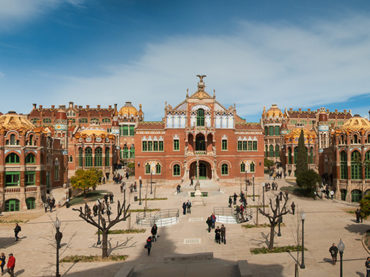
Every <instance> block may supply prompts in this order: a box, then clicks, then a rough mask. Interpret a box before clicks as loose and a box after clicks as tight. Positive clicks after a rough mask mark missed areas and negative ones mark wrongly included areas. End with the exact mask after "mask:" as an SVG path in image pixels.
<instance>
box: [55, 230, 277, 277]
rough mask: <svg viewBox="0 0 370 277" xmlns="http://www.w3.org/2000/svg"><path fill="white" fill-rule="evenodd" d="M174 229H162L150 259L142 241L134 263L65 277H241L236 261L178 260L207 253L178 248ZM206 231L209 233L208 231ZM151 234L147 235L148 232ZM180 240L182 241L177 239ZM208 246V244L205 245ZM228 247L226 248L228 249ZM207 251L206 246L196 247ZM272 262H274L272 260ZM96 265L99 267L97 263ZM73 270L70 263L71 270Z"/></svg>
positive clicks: (258, 270) (269, 268)
mask: <svg viewBox="0 0 370 277" xmlns="http://www.w3.org/2000/svg"><path fill="white" fill-rule="evenodd" d="M170 231H171V227H163V228H159V231H158V234H159V236H160V237H159V238H158V240H157V241H156V242H153V244H152V249H151V254H150V256H148V254H147V250H146V249H145V248H144V244H145V241H139V243H138V244H137V247H139V248H142V252H141V254H140V255H139V257H137V258H136V259H135V260H130V261H127V262H122V263H121V262H119V263H118V262H117V263H110V264H104V263H101V266H100V267H95V268H92V269H87V270H83V271H80V272H77V273H70V274H69V273H65V274H64V275H62V276H71V277H82V276H89V277H95V276H112V277H113V276H115V274H116V273H117V272H118V271H119V270H120V269H121V267H130V266H135V270H134V272H133V273H132V274H131V275H130V277H152V276H161V277H167V276H171V277H173V276H182V277H204V276H212V277H221V276H225V277H239V276H240V274H239V270H238V266H237V262H236V261H229V260H224V259H219V258H213V259H204V260H201V259H200V258H199V257H198V256H196V253H194V257H191V258H189V257H186V258H185V259H181V258H177V255H179V254H185V253H186V254H188V253H193V252H205V251H191V249H192V248H190V249H189V247H192V246H189V245H186V244H183V245H181V246H180V247H179V243H177V245H175V244H174V243H173V242H172V241H171V240H170V239H169V236H168V232H170ZM205 232H206V231H205ZM147 233H148V232H147ZM178 239H179V240H180V241H181V240H182V238H178ZM203 243H207V242H203ZM226 247H227V246H225V249H226ZM194 248H198V249H204V247H194ZM112 254H121V255H122V254H128V255H129V253H128V252H126V251H125V250H123V249H112ZM166 256H171V257H176V258H175V259H174V260H172V261H168V260H167V261H166V262H165V261H164V257H166ZM270 262H272V261H270ZM95 266H96V264H95ZM71 267H73V264H71V266H70V268H71ZM248 269H250V270H251V271H252V273H253V276H261V277H263V276H274V277H282V276H283V266H281V265H279V264H270V265H258V264H252V263H248Z"/></svg>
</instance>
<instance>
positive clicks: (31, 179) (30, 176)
mask: <svg viewBox="0 0 370 277" xmlns="http://www.w3.org/2000/svg"><path fill="white" fill-rule="evenodd" d="M25 183H26V186H33V185H35V172H34V171H26V172H25Z"/></svg>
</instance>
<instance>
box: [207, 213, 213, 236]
mask: <svg viewBox="0 0 370 277" xmlns="http://www.w3.org/2000/svg"><path fill="white" fill-rule="evenodd" d="M206 223H207V225H208V233H210V232H211V228H212V218H211V217H210V216H209V217H208V218H207V220H206Z"/></svg>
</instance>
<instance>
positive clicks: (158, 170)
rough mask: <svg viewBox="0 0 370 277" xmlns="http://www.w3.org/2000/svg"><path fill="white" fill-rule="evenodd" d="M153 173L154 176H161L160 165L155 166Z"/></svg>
mask: <svg viewBox="0 0 370 277" xmlns="http://www.w3.org/2000/svg"><path fill="white" fill-rule="evenodd" d="M155 173H156V174H161V165H160V164H156V166H155Z"/></svg>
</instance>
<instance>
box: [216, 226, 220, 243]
mask: <svg viewBox="0 0 370 277" xmlns="http://www.w3.org/2000/svg"><path fill="white" fill-rule="evenodd" d="M220 239H221V230H220V227H218V226H217V228H216V229H215V241H216V243H218V244H220Z"/></svg>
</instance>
